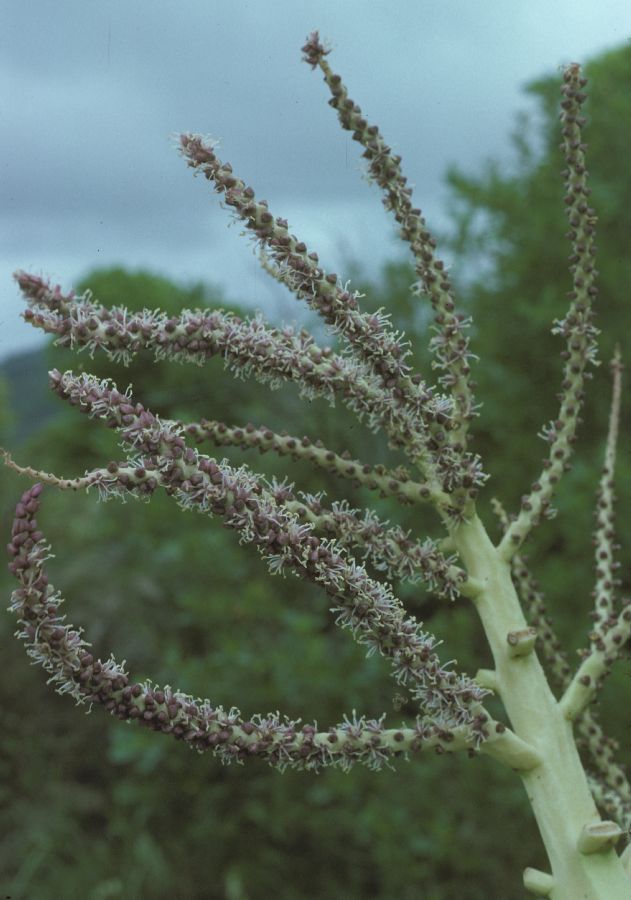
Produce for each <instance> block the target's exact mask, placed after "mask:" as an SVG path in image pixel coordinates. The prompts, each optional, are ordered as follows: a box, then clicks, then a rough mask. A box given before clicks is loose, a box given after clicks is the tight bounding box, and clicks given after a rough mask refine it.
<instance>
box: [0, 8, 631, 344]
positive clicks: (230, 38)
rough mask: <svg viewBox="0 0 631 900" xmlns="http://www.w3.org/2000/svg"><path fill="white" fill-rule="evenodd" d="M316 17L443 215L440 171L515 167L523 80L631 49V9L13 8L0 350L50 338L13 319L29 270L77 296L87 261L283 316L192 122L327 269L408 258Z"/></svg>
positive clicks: (6, 23)
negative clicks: (313, 53) (320, 40)
mask: <svg viewBox="0 0 631 900" xmlns="http://www.w3.org/2000/svg"><path fill="white" fill-rule="evenodd" d="M316 28H317V29H319V30H320V33H321V35H322V36H323V37H325V38H326V39H328V41H329V42H330V44H331V45H332V47H333V53H332V54H331V56H330V57H329V60H330V62H331V64H332V66H333V68H334V70H335V71H337V72H339V73H340V74H342V76H343V78H344V80H345V81H346V83H347V85H348V87H349V90H350V93H351V96H352V97H353V99H354V100H356V102H358V103H359V104H360V105H361V107H362V109H363V112H364V114H365V115H366V116H367V118H368V119H369V120H370V121H372V122H374V123H376V124H378V125H379V127H380V128H381V130H382V132H383V134H384V136H385V137H386V139H387V140H388V141H389V142H390V143H391V144H392V145H393V146H394V147H395V148H396V150H397V152H398V153H400V154H401V155H402V156H403V163H404V167H405V171H406V174H407V176H408V179H409V181H410V183H412V184H413V185H415V188H416V202H417V203H418V204H419V205H420V206H421V207H422V208H423V211H424V213H425V214H426V217H427V219H428V221H429V224H430V227H431V226H433V227H434V228H441V227H444V226H445V224H446V222H447V219H446V197H447V195H446V191H445V188H444V180H443V176H444V172H445V170H446V168H447V166H448V165H449V164H453V163H455V164H457V165H459V166H460V167H462V168H464V169H465V170H468V171H472V170H476V169H479V167H480V166H481V165H482V164H483V163H484V161H485V160H487V159H489V158H495V159H499V160H504V161H507V162H508V161H510V158H511V150H510V133H511V130H512V129H513V127H514V124H515V115H516V113H517V111H518V110H520V109H521V110H524V109H526V110H527V109H529V108H530V104H529V100H528V98H527V97H525V96H524V95H523V93H522V89H523V86H524V85H525V84H526V83H527V82H528V81H530V80H532V79H534V78H538V77H541V76H543V75H547V74H554V73H555V72H556V70H557V67H558V66H559V65H561V64H564V63H567V62H570V61H572V60H577V61H581V62H584V61H586V60H587V59H589V58H590V57H592V56H594V55H596V54H598V53H600V52H602V51H603V50H606V49H610V48H614V47H616V46H620V45H621V44H623V43H624V42H626V41H628V40H629V39H630V38H631V3H629V0H554V2H550V0H529V2H528V3H513V2H509V0H390V2H381V0H375V2H369V0H363V2H361V0H322V2H318V0H272V2H265V3H264V2H246V0H232V2H223V3H219V2H214V0H188V2H185V3H178V4H176V3H172V2H165V0H151V2H149V0H131V2H130V0H90V2H86V0H63V2H59V0H57V2H54V0H3V2H2V4H1V5H0V77H1V83H2V98H3V99H2V107H1V118H2V132H3V139H2V143H1V147H2V150H1V151H0V153H1V158H0V161H1V172H2V179H1V184H0V192H1V194H0V229H1V231H0V234H1V238H0V284H1V288H0V296H1V298H2V304H1V306H0V358H4V357H6V356H8V355H10V354H11V353H14V352H16V351H20V350H24V349H27V348H29V347H34V346H37V345H38V343H41V341H42V337H41V336H40V335H39V334H38V333H37V332H35V331H33V330H32V329H31V328H30V327H28V326H27V325H26V324H25V323H24V322H23V321H22V319H20V318H19V313H20V311H21V310H22V308H23V306H22V303H21V301H20V299H19V295H18V292H17V290H16V288H15V286H14V284H13V282H12V280H11V273H12V272H13V271H14V270H15V269H18V268H24V269H27V270H29V271H34V272H36V273H38V274H43V275H46V276H50V277H51V278H53V279H54V280H56V281H59V282H60V283H61V284H62V285H63V286H64V288H70V287H72V285H73V284H74V283H75V282H76V281H77V280H78V279H79V278H81V277H82V276H83V275H84V274H85V273H86V272H87V271H88V270H89V269H91V268H93V267H95V266H108V265H115V264H121V265H124V266H127V267H130V268H133V269H138V268H145V269H149V270H151V271H154V272H158V273H160V274H164V275H166V276H169V277H172V278H174V279H176V280H179V281H182V282H193V281H198V280H200V279H202V280H205V281H209V282H211V283H213V284H216V285H219V286H221V287H222V289H223V290H224V292H225V295H226V297H227V298H228V299H234V300H240V301H242V302H247V303H248V304H252V305H253V306H255V307H259V308H266V307H267V308H268V309H271V311H272V317H275V316H274V313H276V314H277V313H278V312H279V310H280V311H281V312H288V314H289V315H291V313H292V307H291V305H290V304H289V303H288V301H287V300H286V299H285V295H284V294H283V292H282V289H281V288H280V287H278V286H277V285H276V284H275V283H274V282H272V281H271V280H270V279H269V277H268V276H266V275H265V274H264V273H263V272H262V271H261V270H260V268H259V266H258V263H257V262H256V258H255V257H254V255H253V254H252V249H251V244H250V243H249V242H248V241H247V240H246V239H245V238H243V237H240V236H239V232H240V228H239V227H238V226H236V225H233V226H232V227H230V228H227V227H226V226H227V224H228V223H229V221H230V218H229V215H228V213H227V211H226V210H222V209H221V208H220V206H219V203H218V197H217V196H216V195H215V194H213V193H212V192H211V191H210V190H209V188H208V187H207V185H206V183H205V182H202V181H201V180H200V179H194V178H193V177H192V174H191V172H190V171H189V170H187V168H186V166H185V164H184V162H183V161H182V160H181V159H180V158H179V156H178V154H177V152H176V150H175V135H176V134H177V133H178V132H180V131H199V132H203V133H205V134H210V135H212V136H213V137H215V138H220V139H221V149H220V151H219V152H220V155H221V156H222V158H223V159H225V160H229V161H230V162H231V163H232V165H233V167H234V171H235V173H236V174H237V175H239V176H241V177H243V179H244V180H245V181H246V182H247V183H249V184H251V185H252V186H253V187H254V189H255V190H256V192H257V196H258V197H259V198H266V199H267V200H268V201H269V203H270V209H271V211H272V212H273V213H274V214H275V215H282V216H284V217H286V218H287V219H288V220H289V223H290V227H291V229H292V231H293V232H294V233H295V234H297V235H298V236H300V238H301V239H303V240H305V242H306V243H307V244H308V245H309V247H310V248H311V249H315V250H317V251H318V253H319V254H320V259H321V261H322V263H323V265H324V266H325V267H326V268H328V269H329V270H336V271H338V272H339V273H340V274H343V263H344V260H345V259H347V258H348V257H353V258H355V259H356V260H357V261H358V262H359V263H360V264H362V265H363V266H364V267H365V268H366V269H367V271H368V272H370V273H371V274H376V273H377V271H378V269H379V266H380V264H381V263H382V262H383V261H385V260H386V259H392V258H394V257H398V256H400V254H401V252H402V251H401V248H400V246H399V245H398V243H397V241H396V238H395V235H394V229H393V226H392V223H391V221H390V220H389V219H388V217H387V216H386V214H385V212H384V211H383V210H382V208H381V204H380V201H379V195H378V192H377V190H376V188H374V187H370V186H369V185H367V184H366V182H365V181H364V180H362V178H361V177H360V173H361V167H360V153H359V148H358V145H357V144H356V143H355V142H353V141H352V140H351V139H350V136H349V135H348V134H347V133H346V132H342V131H341V129H340V128H339V125H338V122H337V118H336V115H335V113H334V112H333V110H331V109H330V108H329V107H328V105H327V103H326V101H327V99H328V96H329V95H328V92H327V90H326V88H325V85H324V84H323V82H322V78H321V76H320V75H319V74H318V73H316V72H312V71H311V70H310V68H309V67H308V66H307V65H305V64H304V63H302V62H301V54H300V47H301V46H302V44H303V43H304V39H305V37H306V35H307V33H308V32H310V31H311V30H313V29H316ZM121 302H124V298H121Z"/></svg>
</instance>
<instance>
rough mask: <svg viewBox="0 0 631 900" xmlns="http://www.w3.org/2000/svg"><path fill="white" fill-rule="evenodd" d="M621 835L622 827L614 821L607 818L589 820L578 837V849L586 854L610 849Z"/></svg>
mask: <svg viewBox="0 0 631 900" xmlns="http://www.w3.org/2000/svg"><path fill="white" fill-rule="evenodd" d="M621 835H622V829H621V828H620V826H619V825H618V824H617V823H616V822H611V821H608V820H605V821H601V820H600V819H598V820H596V821H595V822H590V824H589V825H585V826H584V828H583V830H582V832H581V835H580V837H579V839H578V849H579V851H580V852H581V853H583V854H584V855H586V856H589V855H591V854H592V853H602V852H604V851H605V850H610V849H611V848H612V847H613V845H614V844H615V843H616V841H617V840H618V838H619V837H620V836H621Z"/></svg>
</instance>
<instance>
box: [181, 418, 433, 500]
mask: <svg viewBox="0 0 631 900" xmlns="http://www.w3.org/2000/svg"><path fill="white" fill-rule="evenodd" d="M174 424H176V425H178V426H180V427H182V428H183V429H184V432H185V433H186V434H187V435H189V436H190V437H192V438H193V439H194V440H195V441H196V442H197V443H198V444H200V443H202V442H203V441H205V440H208V441H212V442H213V444H215V446H217V447H240V448H241V449H242V450H246V449H248V448H255V447H256V448H257V449H258V451H259V453H267V452H268V451H273V452H274V453H277V454H278V455H279V456H291V458H292V459H294V460H298V459H301V460H307V461H308V462H310V463H312V465H314V466H317V467H318V468H320V469H324V470H325V471H326V472H328V473H329V474H331V475H338V476H339V477H340V478H347V479H350V480H351V481H352V482H353V483H354V484H355V486H356V487H359V486H362V487H367V488H369V489H370V490H372V491H379V493H380V495H381V496H382V497H394V498H395V499H396V500H398V501H399V503H402V504H414V503H427V502H429V501H430V500H432V499H434V500H435V501H436V502H440V501H441V500H442V499H444V495H442V496H441V495H440V494H439V495H438V496H436V495H435V494H433V493H432V488H431V487H430V486H429V485H428V484H427V483H424V482H423V483H420V482H417V481H413V480H412V479H411V478H410V474H409V472H408V471H407V470H406V469H404V468H403V467H402V466H401V467H399V468H398V469H396V470H388V469H387V468H386V467H385V466H382V465H376V466H370V465H367V464H366V463H363V462H361V461H360V460H358V459H352V458H351V456H350V453H348V451H344V452H343V453H335V452H334V451H333V450H330V449H328V448H327V447H325V446H324V444H323V443H322V441H321V440H319V439H316V440H312V439H311V438H309V437H306V436H304V437H302V438H299V437H296V436H292V435H290V434H287V432H286V431H281V432H280V434H279V433H278V432H275V431H272V430H271V429H270V428H267V427H266V426H265V425H259V426H256V425H252V424H251V423H250V422H248V424H247V425H243V426H231V425H226V424H225V422H217V421H209V420H208V419H202V420H201V422H187V423H184V422H179V421H178V422H174Z"/></svg>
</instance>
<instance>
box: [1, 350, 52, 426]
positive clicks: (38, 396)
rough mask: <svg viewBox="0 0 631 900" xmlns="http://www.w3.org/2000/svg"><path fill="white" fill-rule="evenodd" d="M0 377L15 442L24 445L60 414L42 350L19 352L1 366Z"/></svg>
mask: <svg viewBox="0 0 631 900" xmlns="http://www.w3.org/2000/svg"><path fill="white" fill-rule="evenodd" d="M0 378H2V379H4V380H5V382H6V385H7V389H8V397H7V400H8V405H9V409H10V413H11V419H12V423H11V439H12V443H15V444H21V443H23V442H24V441H25V440H27V438H29V437H30V435H31V434H32V433H33V432H35V431H37V429H38V428H41V427H42V425H43V424H44V423H45V422H47V421H48V420H49V419H52V418H53V417H54V416H55V415H57V414H58V413H59V404H58V403H55V398H54V396H53V395H52V394H51V392H50V390H49V389H48V365H47V363H46V356H45V353H44V351H42V350H27V351H25V352H23V353H16V355H15V356H10V357H9V358H8V359H6V360H4V361H3V362H2V363H0Z"/></svg>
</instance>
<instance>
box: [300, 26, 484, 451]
mask: <svg viewBox="0 0 631 900" xmlns="http://www.w3.org/2000/svg"><path fill="white" fill-rule="evenodd" d="M302 51H303V53H304V57H303V59H304V61H305V62H307V63H308V64H309V65H310V66H311V68H312V69H315V68H316V66H317V67H319V68H320V70H321V71H322V73H323V74H324V80H325V81H326V83H327V86H328V87H329V90H330V91H331V94H332V97H331V99H330V100H329V104H330V105H331V106H332V107H333V108H334V109H335V110H336V112H337V114H338V118H339V121H340V124H341V126H342V128H344V129H345V130H346V131H351V132H352V133H353V140H356V141H359V143H360V144H361V145H362V146H363V147H364V153H363V156H364V158H365V159H367V160H368V172H369V177H370V180H371V181H374V182H375V183H376V184H378V185H379V187H380V188H381V189H382V190H383V192H384V194H385V196H384V198H383V204H384V206H385V208H386V209H387V210H388V211H389V212H392V213H393V214H394V217H395V219H396V221H397V222H398V223H399V225H400V226H401V228H400V230H399V234H400V236H401V238H402V239H403V240H404V241H406V243H408V244H409V245H410V248H411V250H412V253H413V254H414V258H415V262H416V272H417V274H418V276H419V282H418V284H417V286H416V289H417V293H419V294H420V293H426V294H427V295H428V296H429V298H430V300H431V303H432V306H433V308H434V311H435V313H436V318H435V321H436V324H437V329H436V330H437V332H438V334H437V336H436V337H435V338H433V339H432V341H431V348H432V349H433V351H434V353H435V354H436V358H437V362H436V366H437V367H438V368H440V369H442V370H443V371H445V372H446V373H447V374H446V375H443V376H442V378H441V383H442V384H444V385H447V386H449V387H450V389H451V392H452V395H453V397H454V401H455V410H454V415H453V424H452V428H453V433H452V435H450V437H451V441H450V442H451V443H458V444H460V445H461V446H460V447H459V449H460V450H461V451H462V449H463V447H464V444H465V443H466V436H467V428H468V423H469V420H470V419H471V418H472V417H473V416H474V415H475V407H474V405H473V397H472V388H473V383H472V382H471V380H470V378H469V376H470V372H471V370H470V366H469V362H468V360H469V358H470V357H471V353H470V352H469V338H468V337H467V336H466V334H465V329H466V328H468V327H469V325H470V320H469V319H466V318H465V317H464V316H462V315H460V314H458V313H456V312H455V303H454V297H453V291H452V287H451V283H450V280H449V276H448V274H447V271H446V269H445V266H444V263H443V262H442V261H441V260H439V259H437V258H436V254H435V249H436V241H435V240H434V238H433V237H432V235H431V233H430V232H429V231H428V229H427V226H426V223H425V219H424V218H423V216H422V215H421V211H420V209H415V208H414V207H413V205H412V189H411V188H410V187H408V186H407V178H406V177H405V176H404V175H403V174H402V172H401V157H400V156H394V155H393V154H392V151H391V149H390V147H389V146H388V145H387V144H386V142H385V141H384V139H383V137H382V136H381V134H380V132H379V129H378V128H377V126H376V125H369V124H368V122H367V120H366V119H365V118H364V117H363V115H362V111H361V109H360V107H359V106H358V105H357V104H356V103H355V102H354V101H353V100H351V99H350V98H349V96H348V91H347V89H346V87H345V86H344V84H343V82H342V79H341V77H340V76H339V75H335V74H334V73H333V71H332V69H331V67H330V66H329V64H328V62H327V61H326V59H325V56H327V55H328V53H329V51H328V50H327V49H325V47H324V45H323V44H322V43H321V42H320V37H319V34H318V32H317V31H314V32H313V33H312V34H311V35H309V38H308V40H307V43H306V44H305V45H304V47H303V48H302Z"/></svg>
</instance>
